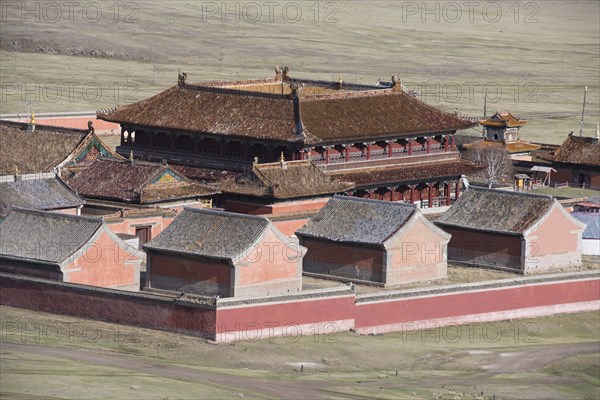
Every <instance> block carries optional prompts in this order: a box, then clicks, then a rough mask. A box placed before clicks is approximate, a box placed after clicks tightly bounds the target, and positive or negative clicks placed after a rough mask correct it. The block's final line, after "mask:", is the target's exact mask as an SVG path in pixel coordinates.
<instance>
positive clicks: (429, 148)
mask: <svg viewBox="0 0 600 400" xmlns="http://www.w3.org/2000/svg"><path fill="white" fill-rule="evenodd" d="M429 153H431V138H430V137H429V136H427V154H429Z"/></svg>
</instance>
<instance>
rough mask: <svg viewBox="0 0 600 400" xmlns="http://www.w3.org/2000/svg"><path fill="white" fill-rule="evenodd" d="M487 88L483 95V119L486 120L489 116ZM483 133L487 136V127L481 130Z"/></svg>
mask: <svg viewBox="0 0 600 400" xmlns="http://www.w3.org/2000/svg"><path fill="white" fill-rule="evenodd" d="M487 91H488V90H487V88H486V89H485V93H484V94H483V119H485V117H486V115H487ZM481 133H483V134H485V127H482V128H481Z"/></svg>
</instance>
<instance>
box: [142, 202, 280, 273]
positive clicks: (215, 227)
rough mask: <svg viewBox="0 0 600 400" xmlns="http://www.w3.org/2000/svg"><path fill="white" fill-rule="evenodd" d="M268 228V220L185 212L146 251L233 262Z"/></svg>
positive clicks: (219, 212) (208, 211)
mask: <svg viewBox="0 0 600 400" xmlns="http://www.w3.org/2000/svg"><path fill="white" fill-rule="evenodd" d="M269 225H270V222H269V220H268V219H266V218H265V217H260V216H253V215H244V214H234V213H229V212H225V211H214V210H203V209H193V208H185V209H184V210H183V211H182V212H181V214H179V216H177V218H175V220H174V221H173V222H172V223H171V224H170V225H169V226H168V227H167V229H165V230H164V231H162V232H161V233H160V234H159V235H158V236H157V237H156V238H154V239H152V240H151V241H150V242H148V243H146V244H145V245H144V249H146V250H148V249H150V250H159V251H160V250H162V251H168V252H172V253H180V254H189V255H196V256H203V257H208V258H216V259H224V260H229V261H232V260H234V259H236V258H238V257H239V256H240V254H243V253H244V252H247V251H248V249H250V248H251V247H252V246H253V245H254V244H255V243H256V241H257V240H258V238H259V237H260V236H261V235H262V233H263V232H264V231H265V230H266V229H267V227H268V226H269Z"/></svg>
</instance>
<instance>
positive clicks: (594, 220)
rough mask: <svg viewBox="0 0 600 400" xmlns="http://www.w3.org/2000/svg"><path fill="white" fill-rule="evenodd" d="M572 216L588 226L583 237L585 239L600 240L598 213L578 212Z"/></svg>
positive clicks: (599, 217) (599, 218)
mask: <svg viewBox="0 0 600 400" xmlns="http://www.w3.org/2000/svg"><path fill="white" fill-rule="evenodd" d="M571 215H572V216H573V217H575V219H577V220H578V221H581V222H583V223H584V224H585V225H586V228H585V230H584V231H583V236H582V237H583V238H584V239H600V216H599V215H598V213H590V212H579V211H577V212H574V213H571Z"/></svg>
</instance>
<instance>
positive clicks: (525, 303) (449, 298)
mask: <svg viewBox="0 0 600 400" xmlns="http://www.w3.org/2000/svg"><path fill="white" fill-rule="evenodd" d="M599 299H600V280H598V279H594V280H589V281H576V282H559V283H552V282H549V283H546V284H539V285H524V286H517V287H509V288H505V289H495V290H493V289H488V290H483V291H476V292H466V293H465V292H458V293H452V294H447V295H438V296H431V297H421V298H404V299H398V300H393V301H385V302H382V301H379V302H369V303H357V306H356V314H355V324H356V325H355V326H356V328H364V327H372V326H377V325H386V324H398V323H403V322H412V321H426V320H432V319H447V318H451V317H461V316H465V315H472V314H486V313H492V312H497V311H506V310H515V309H522V308H530V307H542V306H550V305H557V304H567V303H578V302H587V301H594V300H596V301H597V300H599Z"/></svg>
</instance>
